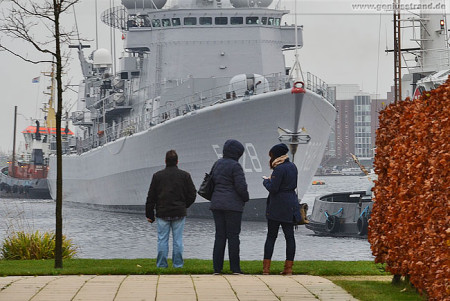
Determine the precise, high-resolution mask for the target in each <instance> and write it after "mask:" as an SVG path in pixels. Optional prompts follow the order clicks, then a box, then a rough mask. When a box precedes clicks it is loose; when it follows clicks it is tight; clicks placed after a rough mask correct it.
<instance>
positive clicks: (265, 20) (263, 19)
mask: <svg viewBox="0 0 450 301" xmlns="http://www.w3.org/2000/svg"><path fill="white" fill-rule="evenodd" d="M261 23H262V24H263V25H267V17H261Z"/></svg>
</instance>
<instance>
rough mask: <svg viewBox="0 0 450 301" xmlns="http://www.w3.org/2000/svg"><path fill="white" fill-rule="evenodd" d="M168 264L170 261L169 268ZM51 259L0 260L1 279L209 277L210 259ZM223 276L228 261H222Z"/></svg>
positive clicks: (325, 268)
mask: <svg viewBox="0 0 450 301" xmlns="http://www.w3.org/2000/svg"><path fill="white" fill-rule="evenodd" d="M283 264H284V262H281V261H274V262H272V267H271V272H272V274H278V273H279V272H280V271H282V270H283ZM170 265H171V262H169V266H170ZM53 266H54V261H53V260H0V276H19V275H81V274H83V275H151V274H212V273H213V264H212V261H211V260H200V259H186V260H185V264H184V267H183V268H181V269H174V268H167V269H158V268H157V267H156V260H155V259H67V260H64V261H63V269H54V267H53ZM224 266H225V269H224V272H225V273H230V271H229V270H228V266H229V264H228V262H225V265H224ZM241 268H242V270H243V271H244V272H245V273H247V274H261V273H262V261H241ZM293 271H294V274H303V275H317V276H338V275H389V274H388V273H386V272H385V271H384V268H383V266H382V265H380V264H375V263H373V262H371V261H296V262H295V263H294V267H293Z"/></svg>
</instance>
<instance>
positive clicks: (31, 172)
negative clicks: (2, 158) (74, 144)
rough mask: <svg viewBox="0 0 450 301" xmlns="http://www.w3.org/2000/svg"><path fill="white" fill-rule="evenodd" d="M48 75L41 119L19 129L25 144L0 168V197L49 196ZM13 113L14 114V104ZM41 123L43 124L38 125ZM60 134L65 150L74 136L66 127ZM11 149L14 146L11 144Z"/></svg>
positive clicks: (51, 128) (52, 129)
mask: <svg viewBox="0 0 450 301" xmlns="http://www.w3.org/2000/svg"><path fill="white" fill-rule="evenodd" d="M46 75H47V74H46ZM48 76H49V77H51V82H52V84H51V86H50V87H49V89H50V93H47V94H49V95H50V99H49V101H48V103H47V104H46V105H45V106H44V108H43V109H42V110H43V111H44V112H45V113H46V116H45V118H44V120H41V121H39V120H35V125H30V126H28V127H27V128H26V129H24V130H23V131H22V134H23V137H24V139H25V148H24V149H23V150H22V151H20V152H19V153H18V154H17V155H16V153H15V151H14V152H13V155H12V158H11V159H10V160H9V161H8V162H7V166H3V167H1V168H0V197H6V198H24V199H25V198H27V199H50V198H51V196H50V190H49V187H48V181H47V175H48V170H49V166H48V163H49V156H50V154H55V153H56V119H55V109H54V108H53V91H54V89H53V88H54V86H55V85H54V80H55V79H54V76H53V71H52V72H51V73H48ZM15 114H16V116H17V107H16V112H15ZM41 124H43V125H44V126H41ZM15 128H16V126H15V124H14V129H15ZM61 134H62V139H63V149H64V151H67V150H68V149H69V140H70V139H71V137H73V136H74V135H73V132H72V131H70V130H69V129H68V127H66V128H65V129H63V128H62V129H61ZM14 135H16V133H14ZM14 141H15V139H14ZM13 149H14V150H15V145H14V146H13Z"/></svg>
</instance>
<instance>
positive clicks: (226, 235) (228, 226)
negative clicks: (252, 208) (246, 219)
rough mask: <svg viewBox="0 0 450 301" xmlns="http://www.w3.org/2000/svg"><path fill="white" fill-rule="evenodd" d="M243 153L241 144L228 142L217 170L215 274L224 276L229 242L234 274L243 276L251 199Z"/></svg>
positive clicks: (213, 207) (214, 173) (214, 175)
mask: <svg viewBox="0 0 450 301" xmlns="http://www.w3.org/2000/svg"><path fill="white" fill-rule="evenodd" d="M243 153H244V146H243V145H242V143H240V142H239V141H237V140H232V139H230V140H227V141H226V142H225V144H224V146H223V157H222V158H221V159H219V160H217V162H216V163H215V164H214V167H213V172H212V180H213V182H214V192H213V194H212V197H211V206H210V210H211V211H212V213H213V216H214V223H215V226H216V235H215V240H214V251H213V266H214V274H219V273H221V272H222V269H223V261H224V254H225V245H226V243H227V241H228V257H229V259H230V270H231V271H232V272H233V273H234V274H242V271H241V266H240V256H239V252H240V250H239V245H240V240H239V234H240V233H241V220H242V212H243V210H244V205H245V202H247V201H248V199H249V196H248V190H247V182H246V181H245V175H244V170H243V169H242V166H241V164H239V162H238V160H239V158H240V157H241V156H242V154H243Z"/></svg>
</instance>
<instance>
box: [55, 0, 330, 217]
mask: <svg viewBox="0 0 450 301" xmlns="http://www.w3.org/2000/svg"><path fill="white" fill-rule="evenodd" d="M173 2H175V1H173ZM271 3H272V0H260V1H247V0H231V1H221V0H179V1H178V2H177V3H172V5H171V7H168V6H169V5H166V4H167V3H166V0H150V1H143V0H139V1H134V0H122V3H121V6H119V7H112V8H110V9H109V10H106V11H105V12H103V13H102V16H101V19H102V21H103V22H104V23H106V24H107V25H109V26H111V27H113V28H114V29H118V30H120V31H121V32H122V38H123V43H124V53H125V55H124V56H123V57H121V58H119V60H118V61H119V68H118V70H117V72H114V71H113V70H114V68H113V64H112V59H111V55H110V53H109V52H108V51H107V50H106V49H97V50H95V51H94V52H93V54H92V55H91V57H90V58H85V56H84V54H83V47H82V46H81V45H80V46H78V54H79V59H80V61H81V69H82V73H83V76H84V79H83V80H82V82H81V83H80V86H79V99H78V104H77V109H76V111H75V112H72V122H73V125H74V126H76V128H77V130H76V137H77V138H76V141H75V142H74V143H73V147H72V148H73V149H72V153H71V154H68V155H64V156H63V185H64V186H63V199H64V201H65V202H76V203H83V204H87V205H89V206H100V207H102V208H107V209H115V210H132V211H142V210H143V208H144V204H145V201H146V196H147V191H148V188H149V184H150V181H151V177H152V175H153V173H155V172H156V171H158V170H160V169H162V168H164V166H165V164H164V158H165V153H166V151H167V150H170V149H175V150H176V151H177V152H178V156H179V167H180V168H181V169H184V170H186V171H188V172H190V173H191V175H192V178H193V181H194V183H195V185H196V186H197V187H198V186H199V185H200V183H201V181H202V180H203V177H204V175H205V172H209V171H210V169H211V166H212V165H213V163H214V162H215V161H216V160H217V159H218V158H220V157H221V153H222V147H223V143H224V142H225V141H226V140H227V139H230V138H233V139H237V140H239V141H240V142H242V144H243V145H244V146H245V152H244V154H243V156H242V158H241V159H240V163H241V165H242V167H243V169H244V171H245V174H246V179H247V183H248V187H249V193H250V198H251V200H250V202H249V204H247V205H246V209H245V211H244V218H245V219H254V220H258V219H264V217H265V214H264V208H265V203H266V202H265V199H266V197H267V191H266V190H265V189H264V187H263V186H262V178H261V177H262V176H264V175H270V173H271V170H270V169H269V165H268V161H269V160H268V159H269V158H268V151H269V149H270V147H271V146H273V145H274V144H277V143H280V141H282V142H284V143H286V144H288V145H289V146H290V149H291V152H290V156H291V159H293V161H294V162H295V164H296V165H297V167H298V171H299V177H298V196H299V198H300V199H301V198H302V196H303V195H304V193H305V191H306V189H307V187H308V186H309V185H310V184H311V180H312V177H313V175H314V173H315V171H316V169H317V167H318V165H319V163H320V161H321V159H322V155H323V153H324V150H325V147H326V144H327V141H328V136H329V133H330V130H331V126H332V124H333V123H334V120H335V115H336V110H335V108H334V106H333V105H332V104H331V102H330V101H328V100H327V95H328V92H329V89H328V87H327V85H326V84H325V83H324V82H323V81H321V80H320V79H318V78H317V77H315V76H313V75H311V74H308V77H307V81H306V82H305V83H304V82H302V81H301V80H299V79H298V78H294V77H293V73H294V72H291V71H290V68H288V67H286V64H285V56H284V51H286V50H294V49H295V51H296V50H297V49H298V48H299V47H301V46H302V44H303V43H302V42H303V41H302V27H301V26H297V25H295V24H294V25H287V24H286V22H284V20H283V17H285V16H286V15H288V13H289V11H286V10H280V9H277V8H273V9H272V8H269V6H270V5H271ZM48 178H49V180H50V181H49V183H50V184H49V186H50V192H51V195H52V196H53V198H55V197H56V158H55V157H52V158H51V159H50V171H49V175H48ZM189 216H192V217H205V216H210V212H209V210H208V202H207V201H206V200H204V199H202V198H201V197H200V196H198V198H197V201H196V203H195V204H194V205H193V206H192V207H191V208H190V211H189Z"/></svg>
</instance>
